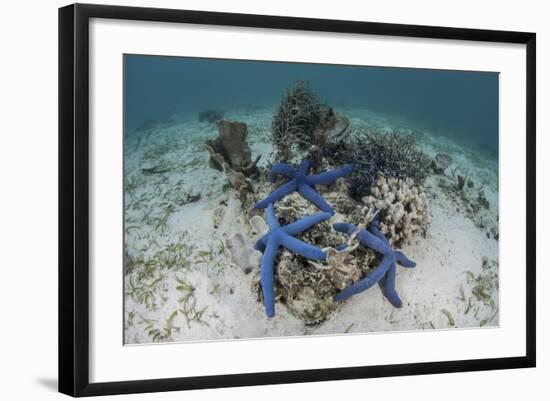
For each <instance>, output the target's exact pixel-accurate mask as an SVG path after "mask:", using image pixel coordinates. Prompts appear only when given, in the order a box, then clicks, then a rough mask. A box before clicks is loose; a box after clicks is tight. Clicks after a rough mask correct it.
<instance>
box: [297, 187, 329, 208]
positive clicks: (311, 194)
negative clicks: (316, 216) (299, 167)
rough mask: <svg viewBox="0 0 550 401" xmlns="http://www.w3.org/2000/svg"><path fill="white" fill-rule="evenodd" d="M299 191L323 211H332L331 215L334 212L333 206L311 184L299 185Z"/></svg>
mask: <svg viewBox="0 0 550 401" xmlns="http://www.w3.org/2000/svg"><path fill="white" fill-rule="evenodd" d="M298 191H299V192H300V194H301V195H302V196H303V197H304V198H306V199H307V200H308V201H310V202H311V203H313V204H314V205H315V206H317V207H318V208H319V209H321V210H322V211H323V212H327V213H330V214H331V215H333V214H334V211H333V210H332V207H331V206H330V205H329V204H328V203H327V201H326V200H324V199H323V197H322V196H321V195H319V193H318V192H317V191H316V190H314V189H313V188H311V187H310V186H309V185H300V186H299V187H298Z"/></svg>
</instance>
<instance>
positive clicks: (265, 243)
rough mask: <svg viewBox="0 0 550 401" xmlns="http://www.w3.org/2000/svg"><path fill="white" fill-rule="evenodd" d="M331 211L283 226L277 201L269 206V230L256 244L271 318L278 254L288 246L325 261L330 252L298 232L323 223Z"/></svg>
mask: <svg viewBox="0 0 550 401" xmlns="http://www.w3.org/2000/svg"><path fill="white" fill-rule="evenodd" d="M330 216H331V214H330V213H327V212H320V213H316V214H313V215H311V216H307V217H304V218H303V219H300V220H298V221H295V222H294V223H291V224H288V225H286V226H284V227H281V226H280V224H279V222H278V221H277V217H276V216H275V212H274V210H273V204H271V203H270V204H269V205H268V206H267V212H266V217H267V224H268V225H269V232H268V233H267V234H265V235H263V236H262V237H261V238H260V239H259V240H258V241H257V242H256V245H254V248H255V249H257V250H258V251H260V252H263V256H262V263H261V278H260V282H261V285H262V292H263V294H264V306H265V313H266V315H267V316H268V317H273V316H274V315H275V297H274V295H273V262H274V261H275V256H276V255H277V250H278V249H279V246H281V245H282V246H284V247H285V248H288V249H290V250H291V251H292V252H294V253H297V254H298V255H302V256H304V257H306V258H308V259H313V260H325V259H326V257H327V253H326V252H325V251H323V250H321V249H319V248H317V247H315V246H313V245H310V244H306V243H305V242H303V241H300V240H299V239H297V238H294V236H295V235H298V234H301V233H302V232H304V231H306V230H308V229H309V228H310V227H312V226H313V225H315V224H317V223H320V222H322V221H324V220H326V219H328V218H330Z"/></svg>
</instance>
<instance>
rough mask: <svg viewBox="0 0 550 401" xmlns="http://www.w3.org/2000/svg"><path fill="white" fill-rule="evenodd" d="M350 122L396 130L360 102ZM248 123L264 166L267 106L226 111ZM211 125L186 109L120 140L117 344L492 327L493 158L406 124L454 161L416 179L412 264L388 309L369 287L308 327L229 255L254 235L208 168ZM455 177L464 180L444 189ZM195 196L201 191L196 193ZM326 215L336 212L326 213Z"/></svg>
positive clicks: (268, 149)
mask: <svg viewBox="0 0 550 401" xmlns="http://www.w3.org/2000/svg"><path fill="white" fill-rule="evenodd" d="M338 111H339V112H341V113H342V114H344V115H345V116H347V117H348V118H349V119H350V121H351V123H352V126H353V129H362V128H376V129H378V130H382V131H383V130H385V129H387V130H389V129H393V128H395V129H403V126H402V125H396V124H391V123H390V122H388V120H386V119H384V118H382V117H380V116H378V115H376V114H374V113H373V112H370V111H368V110H357V109H339V110H338ZM225 118H226V119H229V120H237V121H243V122H245V123H246V124H247V125H248V143H249V145H250V147H251V150H252V156H253V157H255V156H256V155H258V154H261V155H262V158H261V160H260V163H259V166H261V167H265V166H266V165H267V163H268V161H269V160H271V158H272V155H271V153H272V152H273V149H272V144H271V139H270V125H271V119H272V109H260V110H250V111H241V112H230V113H226V115H225ZM216 136H217V128H216V126H215V124H210V123H206V122H203V123H201V122H198V121H197V120H196V116H189V117H188V118H184V117H182V118H179V119H175V120H174V121H171V122H169V123H163V124H159V125H158V126H156V127H154V128H151V129H148V130H146V131H143V132H142V133H140V134H136V135H132V136H130V137H127V139H126V142H125V213H124V216H125V221H124V225H125V244H126V263H125V266H124V269H125V276H124V277H125V279H124V286H125V302H124V309H125V310H124V319H125V321H124V330H125V332H124V338H125V343H127V344H136V343H151V342H184V341H202V340H220V339H236V338H254V337H278V336H299V335H319V334H323V335H325V334H340V333H367V332H384V331H398V330H434V329H449V328H453V327H456V328H468V327H470V328H474V327H477V328H479V327H482V326H484V327H490V326H498V324H499V313H498V312H499V292H498V258H499V242H498V162H497V160H496V159H494V158H493V159H492V158H491V157H489V156H487V155H485V154H484V153H483V152H482V151H478V150H476V149H473V148H470V147H469V146H468V145H464V144H458V143H455V142H453V141H452V140H450V139H449V138H448V137H443V136H435V135H431V134H428V133H425V132H418V131H415V136H416V137H417V144H418V146H419V147H420V148H421V149H422V150H423V151H424V152H425V153H426V154H427V155H428V156H430V157H432V158H433V157H434V156H435V155H436V154H437V153H440V152H444V153H447V154H449V155H451V156H452V158H453V164H452V165H451V166H450V167H449V168H448V169H447V170H446V175H445V176H441V175H432V176H430V177H429V178H428V179H427V182H426V184H425V188H426V192H427V194H428V198H429V213H430V218H431V223H430V225H429V228H428V230H427V235H426V237H422V236H417V237H415V238H414V240H413V241H412V242H411V244H409V245H406V246H404V247H403V248H402V250H403V251H404V252H405V254H406V255H407V256H408V257H410V258H411V259H412V260H414V261H415V262H416V265H417V266H416V268H414V269H404V268H398V272H397V283H396V289H397V292H398V293H399V295H400V297H401V299H402V300H403V307H402V308H400V309H396V308H394V307H393V306H392V305H391V304H390V303H389V302H388V301H387V300H386V298H384V296H383V295H382V293H381V291H380V289H379V288H378V286H374V287H372V288H371V289H369V290H368V291H366V292H364V293H361V294H359V295H356V296H354V297H352V298H350V299H349V300H347V301H346V302H344V303H342V305H341V306H340V307H339V308H338V309H337V310H336V311H335V312H334V313H333V314H332V315H331V316H330V317H329V319H327V320H326V321H324V322H322V323H321V324H318V325H306V324H305V323H304V322H303V321H302V320H301V319H299V318H297V317H295V316H294V315H292V314H291V313H290V312H289V310H288V309H287V308H286V307H285V305H282V304H281V303H280V302H277V303H276V315H275V317H274V318H271V319H268V318H267V317H266V316H265V313H264V308H263V305H262V304H261V303H260V302H259V299H258V293H257V287H256V286H255V283H257V281H258V279H259V266H258V269H256V270H254V271H253V272H251V273H248V274H247V273H245V272H244V271H243V270H242V269H240V268H239V267H237V266H234V265H232V264H231V258H230V252H229V251H228V249H227V246H226V240H227V238H228V237H229V236H231V235H232V234H234V233H236V232H241V233H244V234H246V235H247V236H248V237H250V238H251V239H253V238H255V237H256V235H255V234H253V233H252V230H251V227H250V225H249V224H248V222H247V219H246V215H245V213H244V211H243V209H242V207H241V204H240V201H239V199H238V198H237V194H236V192H235V191H234V190H232V189H231V188H227V187H226V186H225V185H224V183H225V177H224V175H223V174H222V173H220V172H219V171H217V170H214V169H212V168H210V167H209V165H208V160H209V154H208V152H207V150H206V149H205V147H204V146H203V144H204V142H205V141H206V140H207V139H211V138H214V137H216ZM453 172H454V173H456V174H459V173H460V174H463V175H465V174H467V176H468V177H469V179H470V180H471V181H472V183H473V187H465V190H464V191H463V194H461V195H460V196H459V195H457V193H456V191H455V190H453V185H454V181H456V180H455V178H453ZM480 191H483V194H484V196H485V198H486V200H487V201H488V209H484V210H483V211H482V212H481V213H480V214H479V215H476V216H472V215H471V213H468V212H467V211H466V209H465V208H464V207H463V205H462V203H461V197H468V198H470V199H473V200H474V201H475V199H476V197H477V196H478V193H479V192H480ZM199 195H200V198H198V196H199ZM332 222H335V221H331V223H332Z"/></svg>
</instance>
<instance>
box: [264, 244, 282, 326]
mask: <svg viewBox="0 0 550 401" xmlns="http://www.w3.org/2000/svg"><path fill="white" fill-rule="evenodd" d="M278 247H279V245H278V244H277V240H276V239H275V238H271V239H270V240H269V241H268V242H267V246H266V248H265V252H264V254H263V256H262V266H261V267H262V269H261V277H260V282H261V285H262V293H263V294H264V307H265V313H266V315H267V317H273V316H274V315H275V296H274V295H273V262H274V260H275V255H276V254H277V248H278Z"/></svg>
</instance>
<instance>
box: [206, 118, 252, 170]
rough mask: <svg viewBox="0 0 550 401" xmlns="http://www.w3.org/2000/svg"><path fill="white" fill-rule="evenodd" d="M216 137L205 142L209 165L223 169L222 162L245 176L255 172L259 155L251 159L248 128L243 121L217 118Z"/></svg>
mask: <svg viewBox="0 0 550 401" xmlns="http://www.w3.org/2000/svg"><path fill="white" fill-rule="evenodd" d="M216 125H217V126H218V131H219V132H218V137H217V138H216V139H211V140H208V141H206V142H205V146H206V148H207V149H208V151H209V152H210V165H211V166H212V167H213V168H215V169H217V170H220V171H223V162H225V163H227V164H228V166H229V167H230V168H231V169H232V170H234V171H236V172H240V173H243V174H244V175H246V176H247V177H250V176H252V175H255V174H257V172H258V168H257V166H256V164H257V163H258V161H259V160H260V156H258V157H257V158H256V160H254V161H252V159H251V152H250V147H249V146H248V143H247V142H246V136H247V134H248V128H247V126H246V124H245V123H243V122H239V121H228V120H218V121H216Z"/></svg>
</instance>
